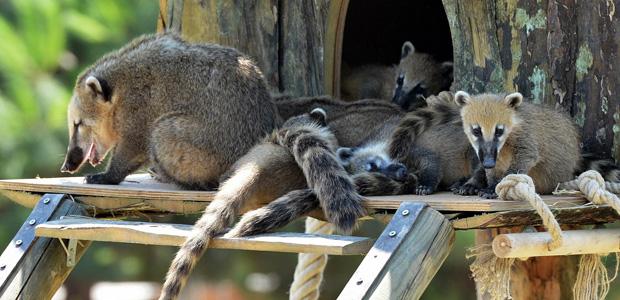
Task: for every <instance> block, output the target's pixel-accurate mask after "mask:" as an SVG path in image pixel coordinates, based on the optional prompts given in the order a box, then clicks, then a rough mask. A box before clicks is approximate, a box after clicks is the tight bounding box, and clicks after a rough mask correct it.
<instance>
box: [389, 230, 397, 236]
mask: <svg viewBox="0 0 620 300" xmlns="http://www.w3.org/2000/svg"><path fill="white" fill-rule="evenodd" d="M388 235H389V236H390V237H395V236H396V231H394V230H392V231H390V233H388Z"/></svg>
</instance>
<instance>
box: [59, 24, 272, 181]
mask: <svg viewBox="0 0 620 300" xmlns="http://www.w3.org/2000/svg"><path fill="white" fill-rule="evenodd" d="M280 124H281V119H280V118H279V116H278V113H277V110H276V107H275V105H274V103H273V102H272V101H271V98H270V95H269V92H268V90H267V87H266V84H265V82H264V79H263V75H262V74H261V72H260V70H259V69H258V67H257V66H256V65H255V63H254V62H253V61H252V60H251V59H250V58H249V57H248V56H246V55H244V54H242V53H239V52H238V51H237V50H235V49H232V48H226V47H222V46H218V45H213V44H191V43H187V42H185V41H183V40H181V39H180V38H179V37H178V36H177V35H175V34H172V33H164V34H157V35H149V36H144V37H141V38H138V39H136V40H134V41H133V42H131V43H129V44H128V45H127V46H125V47H123V48H121V49H120V50H118V51H116V52H113V53H110V54H108V55H106V56H104V57H103V58H101V59H100V60H99V61H97V62H96V63H94V64H93V65H92V66H91V67H90V68H88V69H86V70H85V71H84V72H83V73H82V74H81V75H80V76H79V77H78V79H77V82H76V85H75V88H74V93H73V97H72V99H71V102H70V104H69V109H68V125H69V137H70V141H69V147H68V149H67V155H66V158H65V161H64V164H63V166H62V169H61V170H62V171H63V172H70V173H73V172H76V171H77V170H78V169H79V168H80V166H81V165H83V164H84V163H85V162H86V161H88V162H90V163H91V164H92V165H96V164H99V163H100V162H101V161H102V160H103V158H104V157H105V156H106V155H107V154H108V152H110V153H111V158H110V162H109V165H108V168H107V170H106V171H105V172H103V173H99V174H93V175H87V176H86V182H87V183H101V184H117V183H119V182H121V181H122V180H123V179H124V178H125V176H127V175H128V174H130V173H132V172H134V171H135V170H137V169H138V168H140V167H141V166H143V165H146V164H149V163H151V164H152V165H153V168H154V169H155V171H156V172H157V174H158V175H159V176H160V177H162V178H163V179H165V180H166V181H172V182H175V183H177V184H179V185H181V186H182V187H185V188H190V189H210V188H214V187H215V186H217V183H218V179H219V177H220V176H221V175H222V174H223V173H224V172H225V171H226V170H227V169H228V168H229V167H230V166H231V165H232V164H233V163H234V162H235V161H236V160H237V159H238V158H239V157H241V156H242V155H243V154H245V153H246V152H247V151H248V150H249V149H250V148H251V147H252V146H253V145H255V144H256V143H257V142H258V141H260V139H261V138H262V137H264V136H265V134H267V133H269V132H271V131H272V130H273V129H274V128H276V127H278V126H279V125H280Z"/></svg>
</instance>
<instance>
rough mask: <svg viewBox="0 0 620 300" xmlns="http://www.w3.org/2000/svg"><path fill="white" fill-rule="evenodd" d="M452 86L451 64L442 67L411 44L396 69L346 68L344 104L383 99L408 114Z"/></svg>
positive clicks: (404, 49) (391, 67) (342, 92)
mask: <svg viewBox="0 0 620 300" xmlns="http://www.w3.org/2000/svg"><path fill="white" fill-rule="evenodd" d="M451 84H452V63H451V62H443V63H439V62H437V61H436V60H435V59H433V58H432V56H430V55H429V54H425V53H420V52H416V51H415V48H414V47H413V44H411V42H405V43H404V44H403V45H402V48H401V58H400V61H399V63H398V65H396V66H383V65H374V64H371V65H363V66H359V67H356V68H349V67H348V66H346V65H344V64H343V68H342V81H341V97H342V98H343V99H345V100H348V101H351V100H359V99H371V98H372V99H383V100H388V101H390V100H391V101H394V102H395V103H397V104H398V105H399V106H401V107H402V108H404V109H406V110H413V109H415V108H418V107H421V106H424V105H425V104H424V97H428V96H430V95H436V94H438V93H439V92H441V91H446V90H448V89H449V88H450V85H451Z"/></svg>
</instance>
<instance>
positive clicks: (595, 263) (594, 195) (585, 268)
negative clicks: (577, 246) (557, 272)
mask: <svg viewBox="0 0 620 300" xmlns="http://www.w3.org/2000/svg"><path fill="white" fill-rule="evenodd" d="M560 187H561V188H563V189H567V190H579V191H581V193H582V194H583V195H584V196H585V197H586V199H588V201H590V202H592V203H594V204H597V205H609V206H611V207H612V208H613V209H614V210H616V212H617V213H618V214H620V199H618V196H616V195H615V194H614V193H618V192H620V183H617V182H605V179H603V176H601V174H600V173H599V172H597V171H594V170H589V171H586V172H583V173H581V175H579V177H578V178H577V179H575V180H572V181H568V182H564V183H562V184H560ZM608 190H609V191H608ZM610 191H611V192H610ZM605 255H606V254H587V255H582V256H581V258H580V260H579V270H578V272H577V279H576V280H575V285H574V286H573V294H574V298H575V299H580V300H594V299H604V298H605V296H607V293H608V292H609V284H610V283H611V282H612V281H613V280H614V279H615V278H616V275H617V274H618V263H619V262H618V253H616V268H615V272H614V276H613V278H611V279H610V278H609V274H608V273H607V268H606V267H605V264H603V262H602V260H601V258H602V256H605Z"/></svg>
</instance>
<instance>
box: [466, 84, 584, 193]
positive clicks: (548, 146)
mask: <svg viewBox="0 0 620 300" xmlns="http://www.w3.org/2000/svg"><path fill="white" fill-rule="evenodd" d="M454 99H455V102H456V103H457V104H458V105H459V106H461V107H462V108H461V118H462V121H463V130H464V131H465V135H466V136H467V139H468V140H469V142H470V143H471V145H472V147H473V148H474V149H475V153H476V154H477V157H478V159H479V161H480V166H479V167H478V169H477V170H476V172H475V174H474V175H473V177H472V179H470V182H468V183H467V184H466V185H469V186H470V187H472V188H473V189H471V191H470V192H471V193H475V192H476V189H477V190H478V194H479V195H480V196H481V197H484V198H496V197H497V195H496V194H495V186H496V185H497V183H499V181H501V180H502V178H504V176H506V175H508V174H518V173H523V174H528V175H529V176H530V177H532V179H533V181H534V184H535V185H536V192H537V193H541V194H548V193H551V192H552V191H553V190H554V189H555V187H556V186H557V184H558V183H561V182H565V181H568V180H571V179H572V178H573V172H574V171H575V170H576V169H577V167H578V165H579V161H580V159H581V155H580V149H579V134H578V133H577V130H576V128H575V125H574V123H573V122H572V120H571V119H570V118H569V117H567V116H565V115H564V114H562V113H560V112H557V111H555V110H552V109H548V108H545V107H542V106H539V105H535V104H530V103H524V102H523V96H522V95H521V94H520V93H512V94H509V95H497V94H480V95H474V96H470V95H469V94H467V93H466V92H463V91H459V92H457V93H456V95H455V98H454ZM482 183H484V184H482Z"/></svg>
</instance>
